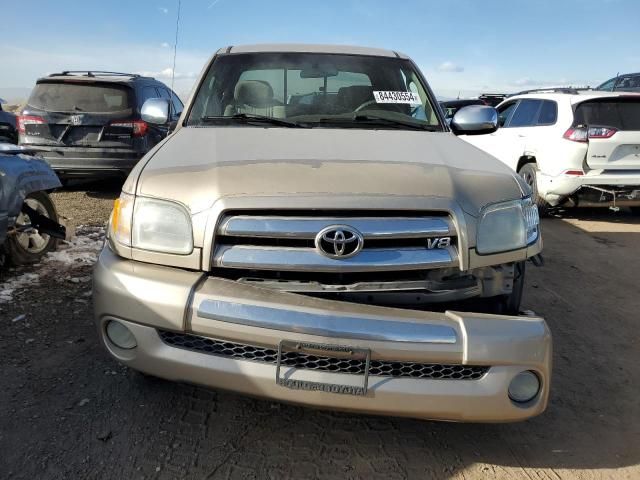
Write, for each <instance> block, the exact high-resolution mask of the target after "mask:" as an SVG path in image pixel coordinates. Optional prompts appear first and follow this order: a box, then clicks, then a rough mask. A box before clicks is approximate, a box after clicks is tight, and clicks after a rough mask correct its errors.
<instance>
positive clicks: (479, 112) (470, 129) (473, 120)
mask: <svg viewBox="0 0 640 480" xmlns="http://www.w3.org/2000/svg"><path fill="white" fill-rule="evenodd" d="M450 126H451V130H453V133H455V134H456V135H483V134H486V133H493V132H495V131H496V130H497V129H498V111H497V110H496V109H495V108H493V107H489V106H486V105H469V106H468V107H464V108H461V109H460V110H458V111H457V112H456V114H455V115H454V116H453V118H452V119H451V123H450Z"/></svg>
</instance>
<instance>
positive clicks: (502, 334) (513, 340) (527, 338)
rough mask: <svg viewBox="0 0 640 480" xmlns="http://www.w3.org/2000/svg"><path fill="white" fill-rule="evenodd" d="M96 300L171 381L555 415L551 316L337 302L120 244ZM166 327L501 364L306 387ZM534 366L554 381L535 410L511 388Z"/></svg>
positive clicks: (446, 414)
mask: <svg viewBox="0 0 640 480" xmlns="http://www.w3.org/2000/svg"><path fill="white" fill-rule="evenodd" d="M94 305H95V314H96V321H97V324H98V329H99V332H100V335H101V338H102V339H103V342H104V344H105V346H106V348H107V349H108V351H109V352H110V353H111V354H112V355H113V356H114V357H115V358H117V359H118V360H120V361H121V362H123V363H125V364H127V365H130V366H131V367H132V368H135V369H138V370H141V371H144V372H146V373H149V374H152V375H156V376H160V377H164V378H168V379H171V380H178V381H186V382H193V383H198V384H202V385H207V386H211V387H216V388H223V389H229V390H233V391H237V392H240V393H246V394H251V395H258V396H263V397H267V398H272V399H275V400H280V401H286V402H293V403H300V404H305V405H312V406H318V407H325V408H332V409H339V410H349V411H355V412H363V413H372V414H382V415H394V416H410V417H417V418H429V419H440V420H452V421H484V422H504V421H517V420H523V419H526V418H529V417H532V416H534V415H537V414H540V413H541V412H542V411H544V409H545V407H546V404H547V399H548V395H549V385H550V374H551V337H550V333H549V331H548V329H547V327H546V324H545V322H544V320H543V319H541V318H531V317H503V316H494V315H483V314H475V313H456V312H447V313H444V314H440V313H433V312H422V311H414V310H404V309H392V308H385V307H375V306H369V305H358V304H351V303H344V302H335V301H330V300H323V299H317V298H312V297H306V296H301V295H296V294H292V293H284V292H275V291H272V290H266V289H261V288H257V287H254V286H249V285H241V284H238V283H237V282H234V281H229V280H223V279H218V278H207V277H204V276H203V275H202V274H201V273H198V272H189V271H184V270H178V269H174V268H169V267H161V266H156V265H150V264H143V263H139V262H134V261H130V260H124V259H121V258H119V257H116V256H115V255H114V254H113V253H112V252H111V251H110V250H108V249H105V250H103V252H102V254H101V255H100V258H99V261H98V263H97V265H96V267H95V272H94ZM110 319H117V320H120V321H122V322H123V323H125V324H126V325H127V326H128V327H129V328H130V330H131V331H132V332H133V334H134V336H135V337H136V341H137V343H138V346H137V347H136V348H134V349H132V350H123V349H120V348H118V347H116V346H115V345H114V344H112V343H111V341H110V340H109V339H108V338H107V337H106V335H105V324H106V322H108V321H109V320H110ZM158 330H169V331H174V332H193V333H194V334H197V335H199V336H202V337H210V338H215V339H224V340H228V341H230V342H238V343H244V344H250V345H260V346H264V347H269V348H274V349H277V348H278V346H279V345H280V344H281V342H282V341H283V340H284V341H290V342H294V343H295V342H298V343H302V344H316V345H317V344H323V345H331V346H332V348H347V349H348V348H353V349H356V350H366V351H367V352H369V354H370V358H371V359H380V360H392V361H398V362H402V361H405V362H422V363H441V364H455V365H486V366H489V367H490V369H489V370H488V372H487V373H486V374H485V375H484V376H483V377H482V378H479V379H476V380H456V379H447V380H443V379H432V378H428V379H424V378H419V379H418V378H407V377H402V378H392V377H383V376H375V375H372V376H370V377H369V378H368V388H367V390H366V395H364V396H355V395H344V394H340V393H328V392H326V391H313V390H304V389H302V390H300V389H295V390H294V389H290V388H286V387H284V386H282V385H281V384H279V383H277V382H276V369H277V367H276V366H275V365H273V364H269V363H261V362H257V361H250V360H243V359H237V358H230V357H224V356H219V355H207V354H204V353H202V352H197V351H191V350H188V349H183V348H176V347H174V346H171V345H168V344H166V343H164V342H163V341H162V339H161V338H160V336H159V334H158ZM523 370H532V371H534V372H536V374H537V375H538V377H539V378H540V380H541V382H542V389H541V391H540V393H539V394H538V396H537V397H536V398H535V399H533V400H532V401H530V402H529V403H527V404H525V405H521V404H516V403H514V402H512V401H511V400H510V399H509V397H508V395H507V388H508V385H509V383H510V381H511V379H512V378H513V377H514V376H515V375H516V374H518V373H519V372H521V371H523ZM281 375H283V376H286V377H288V378H289V377H291V378H294V379H299V380H300V381H301V382H308V383H317V382H324V383H327V382H329V383H332V384H341V383H344V381H345V379H346V377H349V375H345V374H336V373H331V372H318V371H315V370H313V371H312V370H305V369H295V368H289V367H287V368H285V371H284V373H282V374H281Z"/></svg>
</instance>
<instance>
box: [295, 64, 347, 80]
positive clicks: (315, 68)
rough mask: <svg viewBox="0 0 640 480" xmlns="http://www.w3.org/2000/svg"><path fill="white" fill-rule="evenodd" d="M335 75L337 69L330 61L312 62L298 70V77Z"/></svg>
mask: <svg viewBox="0 0 640 480" xmlns="http://www.w3.org/2000/svg"><path fill="white" fill-rule="evenodd" d="M336 75H338V69H337V68H336V66H335V65H332V64H330V63H314V64H310V65H306V66H305V67H304V68H303V69H302V70H300V78H324V77H335V76H336Z"/></svg>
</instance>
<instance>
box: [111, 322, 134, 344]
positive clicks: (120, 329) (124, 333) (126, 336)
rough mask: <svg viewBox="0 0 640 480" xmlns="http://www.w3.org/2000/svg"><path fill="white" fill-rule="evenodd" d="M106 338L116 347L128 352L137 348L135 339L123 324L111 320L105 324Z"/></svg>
mask: <svg viewBox="0 0 640 480" xmlns="http://www.w3.org/2000/svg"><path fill="white" fill-rule="evenodd" d="M107 337H109V340H111V342H113V344H114V345H115V346H116V347H119V348H124V349H126V350H130V349H132V348H135V347H137V346H138V343H137V342H136V337H134V336H133V333H131V330H129V329H128V328H127V327H126V326H125V325H124V324H122V323H120V322H116V321H115V320H111V321H110V322H109V323H107Z"/></svg>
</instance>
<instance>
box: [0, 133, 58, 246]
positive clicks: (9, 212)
mask: <svg viewBox="0 0 640 480" xmlns="http://www.w3.org/2000/svg"><path fill="white" fill-rule="evenodd" d="M21 152H26V151H24V150H21V149H20V147H16V146H15V145H11V146H8V144H0V244H2V243H3V242H4V240H5V237H6V233H7V227H8V226H10V225H9V223H10V219H11V218H13V217H16V216H17V215H18V214H19V213H20V209H21V208H22V203H23V202H24V199H25V197H26V196H27V195H29V194H30V193H33V192H39V191H43V190H51V189H53V188H58V187H60V186H61V185H60V180H58V177H57V176H56V174H55V173H54V172H53V170H51V167H49V165H48V164H47V162H45V161H44V160H42V159H40V158H37V157H33V156H31V155H26V154H25V153H21Z"/></svg>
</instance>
